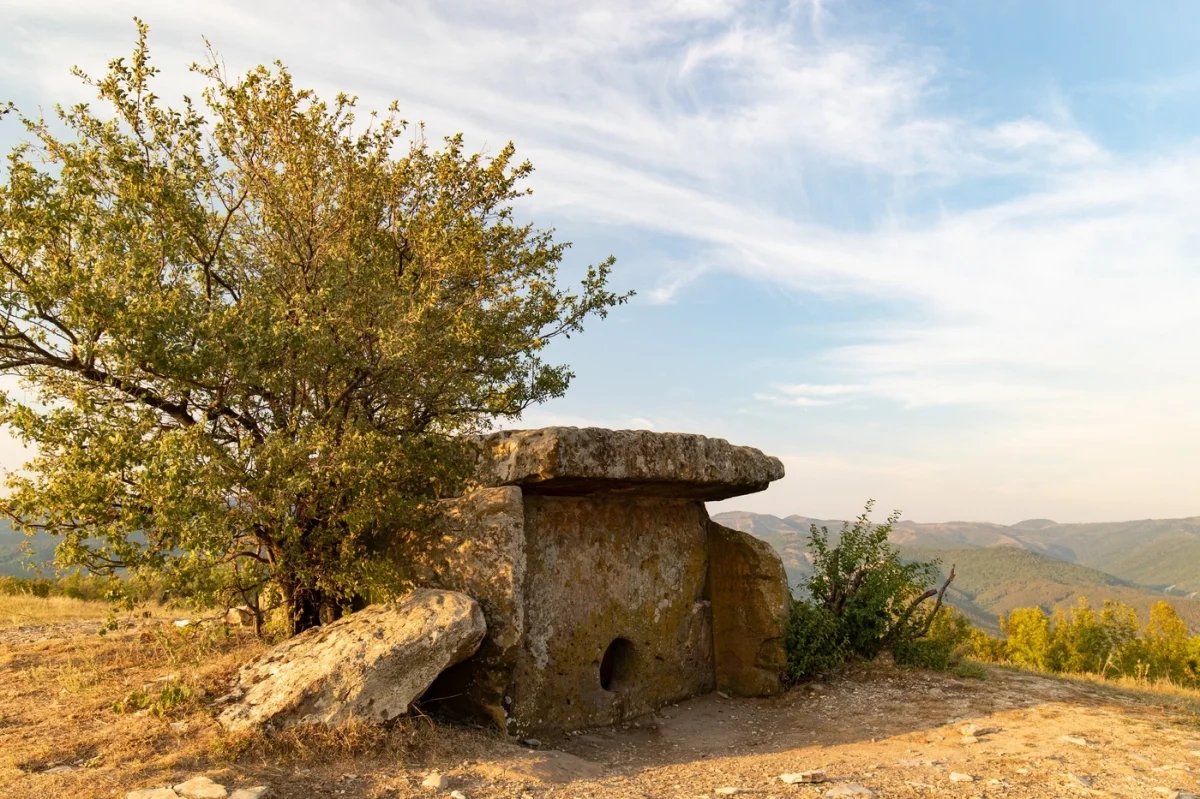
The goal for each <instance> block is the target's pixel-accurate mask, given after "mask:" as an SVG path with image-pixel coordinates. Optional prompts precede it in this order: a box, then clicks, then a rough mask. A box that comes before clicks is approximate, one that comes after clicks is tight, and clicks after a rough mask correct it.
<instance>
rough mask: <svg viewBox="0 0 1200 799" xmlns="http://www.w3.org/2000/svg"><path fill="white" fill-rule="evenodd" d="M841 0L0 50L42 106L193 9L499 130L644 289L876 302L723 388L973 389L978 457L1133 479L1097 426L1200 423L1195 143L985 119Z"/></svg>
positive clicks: (79, 18) (249, 56) (243, 7)
mask: <svg viewBox="0 0 1200 799" xmlns="http://www.w3.org/2000/svg"><path fill="white" fill-rule="evenodd" d="M841 7H842V5H841V4H839V5H838V6H835V7H833V8H832V9H831V8H830V7H829V5H828V4H825V3H821V2H817V1H816V0H813V1H812V2H808V3H778V4H763V3H757V2H751V1H750V0H688V1H686V2H666V1H663V2H642V1H641V0H618V1H617V2H605V3H595V2H583V0H571V1H570V2H554V3H551V2H533V1H532V0H528V1H527V2H517V3H504V4H496V3H483V2H451V3H445V2H432V1H430V2H419V1H418V0H412V2H405V3H402V4H387V3H374V2H345V3H341V4H338V5H336V6H332V7H331V6H329V5H328V4H324V3H316V2H307V1H301V2H288V3H283V2H281V0H265V1H264V2H262V3H256V4H250V5H247V4H244V3H240V4H235V3H232V2H229V0H211V1H210V2H206V3H204V4H182V3H178V4H160V5H157V6H155V7H153V8H151V9H148V10H147V9H145V8H144V4H141V3H136V2H132V0H113V1H112V2H108V3H104V4H90V5H86V4H85V5H82V6H81V5H79V4H77V3H70V2H67V0H39V2H37V3H33V2H12V0H8V2H6V3H0V9H3V11H2V12H0V13H2V14H3V15H4V17H5V18H6V19H8V20H9V21H10V22H11V24H10V25H9V29H10V31H11V33H10V35H9V37H8V40H7V41H6V48H5V49H4V51H3V52H0V75H3V76H4V81H5V83H12V84H13V85H18V84H19V85H20V86H21V87H22V92H23V93H24V95H25V96H27V97H29V98H32V99H34V100H35V101H37V102H40V103H42V104H43V105H45V104H48V101H51V100H53V99H57V98H58V97H60V96H63V94H64V93H68V94H69V93H70V92H78V89H77V88H76V87H75V86H74V83H73V80H72V79H71V78H69V77H68V76H67V74H66V67H67V66H68V65H69V64H71V63H81V64H83V65H85V66H88V67H89V68H91V69H93V70H94V71H99V65H101V64H103V62H104V61H106V60H107V59H108V58H110V57H113V56H116V55H120V54H122V53H124V52H125V51H126V50H127V49H128V45H129V42H130V40H131V36H132V30H131V26H130V25H129V24H128V22H127V20H128V17H129V16H131V15H132V14H133V13H135V12H140V13H144V14H145V15H146V16H147V19H148V21H149V22H150V24H151V25H152V27H153V28H154V42H155V43H156V44H155V46H156V47H157V48H158V49H157V50H156V52H157V54H158V55H157V60H158V63H159V64H160V65H161V66H164V67H170V70H169V72H171V73H175V72H177V71H178V67H180V66H181V65H182V64H184V63H186V62H187V61H189V60H192V59H194V58H198V57H200V55H201V48H200V40H199V36H200V34H201V33H203V34H205V35H207V36H209V37H210V38H211V39H212V40H213V42H214V43H215V44H216V45H217V46H218V47H219V48H220V49H221V51H222V52H223V53H224V54H225V56H226V57H227V58H228V59H229V63H230V66H231V67H233V68H243V67H246V66H249V65H251V64H253V63H257V62H259V61H263V60H269V59H271V58H275V57H279V58H282V59H283V60H284V61H285V62H287V63H288V64H289V65H290V66H291V67H292V68H293V70H294V71H295V73H296V74H297V76H298V79H299V80H300V81H302V82H304V83H306V84H310V85H316V86H317V87H318V88H320V89H321V90H322V91H334V90H343V89H354V90H356V91H358V93H359V94H360V95H362V96H363V99H364V102H365V103H366V104H368V105H372V106H375V107H379V106H382V105H384V104H385V103H386V102H387V101H388V100H390V99H391V98H393V97H396V98H399V100H400V101H401V104H402V110H403V111H404V113H405V115H406V116H407V117H408V118H410V119H413V120H417V119H428V120H430V121H431V122H433V123H434V124H435V125H436V126H437V127H435V128H431V132H432V133H434V134H438V133H442V132H451V131H455V130H460V129H461V130H465V131H467V132H468V133H469V134H470V138H471V140H472V142H473V143H474V144H476V145H490V146H491V147H493V148H495V147H497V146H499V145H500V144H501V143H503V142H504V141H507V140H508V139H510V138H512V139H515V140H516V141H517V143H518V144H519V145H520V147H521V150H522V152H523V154H525V155H527V156H529V157H530V158H531V159H532V160H533V162H534V163H535V165H536V166H537V167H538V170H539V172H538V175H537V187H538V194H537V195H535V196H534V197H533V198H532V201H531V202H532V206H531V207H532V210H533V211H534V212H535V213H536V214H538V215H542V214H550V215H552V216H553V217H554V218H555V219H557V220H561V224H563V225H566V226H571V227H572V228H573V229H574V230H576V231H587V232H589V233H590V234H591V235H593V236H596V235H599V236H603V233H604V231H611V230H633V231H638V232H639V234H640V235H644V234H649V235H653V236H658V237H661V238H662V239H663V240H664V241H673V242H683V243H685V244H686V250H687V251H688V252H700V253H703V256H702V257H700V258H698V259H696V261H694V262H692V261H689V260H687V259H686V258H677V259H672V260H670V261H668V262H666V263H665V264H657V265H650V264H646V265H643V266H642V269H643V270H644V271H642V272H641V273H640V274H638V275H637V276H636V278H635V279H636V282H638V283H640V285H641V288H643V289H644V290H643V292H642V297H643V298H648V299H650V300H652V301H658V302H665V301H668V300H671V299H672V298H674V297H676V296H677V295H678V292H679V291H680V290H681V289H682V288H683V287H685V286H687V285H688V284H689V282H690V281H692V280H695V279H696V278H697V277H698V276H700V275H711V274H717V273H726V274H734V275H739V276H743V277H746V278H749V279H752V280H755V281H760V282H765V283H769V284H772V285H776V286H781V287H784V288H786V289H787V290H789V291H795V292H801V293H806V294H815V295H818V296H819V297H821V298H824V300H825V301H826V302H828V303H830V304H831V307H836V305H837V303H838V302H839V301H841V300H842V299H845V298H847V297H857V298H874V299H879V300H887V301H888V303H889V309H890V310H889V312H888V313H887V314H886V315H884V316H881V317H879V318H875V319H873V320H869V321H860V322H857V323H856V333H855V336H854V337H853V338H852V339H851V340H849V341H843V342H842V343H839V344H836V345H830V346H828V347H827V348H826V349H825V350H824V351H822V352H821V353H820V354H819V355H818V356H817V357H816V359H815V360H816V363H817V365H818V366H819V367H820V371H821V379H817V378H808V379H806V382H804V383H798V384H793V385H766V384H765V385H760V386H752V387H748V388H747V396H748V397H757V398H758V401H759V402H762V403H764V404H766V405H771V406H775V407H784V406H790V407H799V408H807V409H812V410H813V411H814V412H818V413H834V412H841V411H842V410H844V409H846V408H850V407H853V406H855V405H859V404H862V403H863V402H864V401H870V402H873V403H878V402H882V403H890V404H893V405H895V406H896V407H899V408H929V407H945V406H950V405H958V406H968V407H972V408H978V409H984V410H986V411H988V412H989V413H990V414H992V415H991V416H989V426H988V427H987V428H985V429H976V430H969V431H966V432H962V433H961V435H963V436H965V437H967V438H969V439H970V440H971V442H972V451H973V452H975V453H979V454H978V455H977V457H979V458H980V459H983V460H986V459H987V458H992V460H993V461H994V462H995V463H1008V462H1009V461H1007V460H1005V459H1006V458H1009V457H1011V458H1014V459H1019V458H1022V457H1024V458H1028V457H1031V456H1037V457H1046V458H1060V460H1056V461H1054V463H1056V464H1062V463H1066V462H1067V461H1064V460H1061V458H1066V457H1067V456H1066V455H1064V454H1063V453H1067V452H1069V451H1072V450H1073V451H1077V452H1079V453H1081V454H1080V455H1079V457H1078V458H1077V461H1075V462H1076V463H1077V466H1078V473H1076V474H1073V477H1072V479H1079V480H1084V478H1083V477H1079V475H1084V474H1091V475H1092V477H1093V478H1094V479H1093V482H1092V483H1087V482H1086V480H1084V482H1081V483H1080V484H1079V485H1080V488H1079V489H1078V490H1079V491H1080V492H1082V491H1083V490H1084V488H1083V487H1084V486H1087V485H1093V486H1098V485H1101V484H1103V485H1110V484H1112V482H1113V481H1114V480H1117V479H1118V477H1114V476H1113V475H1119V476H1120V477H1119V479H1129V478H1130V476H1129V474H1128V473H1127V472H1126V471H1124V470H1123V469H1112V470H1110V471H1109V472H1106V473H1104V474H1100V473H1099V472H1098V471H1096V470H1097V468H1098V467H1097V466H1096V463H1095V461H1096V458H1095V454H1096V453H1103V452H1104V451H1108V450H1112V449H1114V448H1124V449H1123V451H1128V452H1131V453H1141V452H1143V451H1144V442H1145V441H1146V440H1147V439H1149V438H1155V437H1158V436H1162V435H1164V434H1165V433H1164V430H1167V429H1170V430H1172V431H1174V432H1173V433H1172V435H1175V436H1177V437H1179V440H1180V441H1184V442H1187V443H1188V445H1189V446H1192V447H1193V449H1194V447H1200V424H1197V423H1196V422H1193V421H1191V420H1192V419H1193V418H1195V417H1196V415H1195V413H1194V410H1193V409H1192V408H1191V404H1192V403H1191V397H1194V396H1195V395H1196V394H1197V392H1198V391H1200V377H1197V376H1196V375H1195V374H1193V370H1191V369H1190V368H1188V366H1187V364H1190V363H1193V362H1194V361H1195V358H1196V355H1197V353H1198V351H1200V332H1198V331H1200V303H1197V302H1196V301H1195V298H1196V297H1197V296H1200V293H1198V289H1200V270H1197V269H1196V263H1197V255H1198V254H1200V239H1198V238H1197V236H1196V233H1195V231H1196V230H1200V199H1198V198H1197V195H1196V192H1195V186H1196V185H1198V181H1200V148H1194V147H1189V146H1184V147H1181V148H1180V149H1178V150H1176V151H1173V152H1166V153H1158V154H1155V155H1154V156H1152V157H1151V156H1138V157H1133V156H1129V155H1120V154H1118V153H1114V152H1111V151H1110V150H1108V149H1107V148H1106V147H1105V146H1104V145H1103V144H1102V142H1101V141H1100V140H1099V139H1098V137H1097V136H1096V135H1094V133H1093V132H1091V131H1088V130H1086V129H1084V128H1082V127H1081V126H1080V125H1079V124H1078V123H1077V122H1076V121H1075V119H1074V118H1073V116H1072V114H1071V113H1070V110H1069V107H1068V105H1067V102H1066V101H1065V100H1064V99H1063V98H1062V97H1055V98H1053V102H1052V103H1051V104H1050V107H1049V108H1048V109H1044V113H1038V109H1032V108H1031V109H1025V110H1023V111H1022V112H1021V113H1020V114H1017V115H1014V116H1012V117H1009V118H1005V117H1000V118H997V116H996V115H995V114H994V113H992V112H991V109H987V108H978V107H973V106H972V105H971V101H970V98H965V99H966V101H965V102H964V101H962V100H963V99H964V98H950V97H948V88H947V86H946V84H945V83H944V81H943V76H944V73H945V69H946V67H945V65H944V63H943V59H944V58H945V56H944V55H943V54H940V53H938V52H936V51H933V50H930V49H929V48H923V47H917V46H912V45H909V44H906V43H905V42H902V41H898V40H895V39H882V38H879V37H876V36H872V35H870V34H866V33H862V32H860V31H856V30H853V29H848V28H846V27H844V26H843V25H842V24H841V20H840V19H839V16H838V14H837V13H835V12H837V11H838V9H839V8H841ZM172 85H174V86H177V87H183V86H185V85H187V84H186V82H184V81H180V82H177V83H175V84H170V83H168V84H167V86H168V87H169V86H172ZM1188 86H1189V87H1190V84H1188ZM164 93H165V92H164ZM954 100H958V101H957V102H955V101H954ZM984 182H987V185H988V190H987V191H986V192H984V191H979V192H975V189H976V188H977V186H978V185H980V184H982V183H984ZM997 186H999V189H997V188H996V187H997ZM948 191H952V192H953V197H954V198H955V199H954V200H953V201H952V200H950V199H947V198H946V195H945V192H948ZM834 207H836V208H848V209H849V210H848V211H846V212H845V214H844V216H846V217H849V218H851V219H852V220H853V223H852V224H847V223H843V222H842V220H841V219H840V218H839V219H837V220H831V215H832V212H831V211H830V209H831V208H834ZM715 368H719V365H718V366H717V367H715ZM822 380H824V381H825V382H822ZM646 415H647V416H649V417H650V418H656V417H655V413H654V412H653V411H650V410H648V411H646ZM547 418H548V417H547ZM613 421H615V422H618V423H619V422H621V420H613ZM625 423H629V424H642V423H645V424H647V425H649V422H646V420H645V419H630V420H626V421H625ZM793 446H794V447H795V448H796V449H800V448H802V447H803V446H804V444H803V442H796V443H795V444H794V445H793ZM955 457H959V455H957V454H954V453H951V454H946V452H941V453H937V452H930V453H927V459H928V461H929V462H930V463H933V462H939V463H942V464H943V465H944V464H946V463H950V462H951V460H942V461H938V459H939V458H943V459H953V458H955ZM1172 457H1173V458H1175V459H1174V460H1173V461H1171V462H1172V463H1173V464H1175V465H1176V466H1178V465H1179V464H1180V463H1181V461H1180V460H1179V457H1180V456H1172ZM1089 458H1090V461H1089ZM922 462H925V461H922ZM1105 463H1108V461H1105ZM930 468H933V467H930ZM939 468H940V467H939ZM989 468H990V467H989ZM1055 468H1056V469H1059V470H1060V471H1061V470H1062V469H1061V468H1060V466H1056V467H1055ZM1164 468H1165V467H1164ZM981 474H983V472H981ZM987 474H988V475H991V477H988V478H987V479H992V477H994V474H993V472H987ZM1153 474H1157V472H1153ZM1106 475H1107V476H1106ZM981 479H984V478H981ZM1134 479H1135V481H1136V479H1137V478H1136V477H1135V478H1134ZM1148 479H1149V478H1147V480H1148ZM1147 485H1148V483H1147ZM1024 488H1028V486H1024ZM1071 490H1075V489H1071ZM1146 490H1147V491H1150V490H1151V489H1150V488H1146ZM965 493H966V494H969V493H970V492H965Z"/></svg>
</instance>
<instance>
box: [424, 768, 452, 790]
mask: <svg viewBox="0 0 1200 799" xmlns="http://www.w3.org/2000/svg"><path fill="white" fill-rule="evenodd" d="M421 787H422V788H432V789H434V790H435V791H440V790H442V789H443V788H445V787H446V778H445V777H443V776H442V775H441V774H438V773H437V772H436V771H432V772H430V774H429V776H428V777H426V778H425V779H423V780H421Z"/></svg>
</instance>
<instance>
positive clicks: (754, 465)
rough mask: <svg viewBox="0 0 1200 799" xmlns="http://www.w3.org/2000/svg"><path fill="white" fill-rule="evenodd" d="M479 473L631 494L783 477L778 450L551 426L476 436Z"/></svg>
mask: <svg viewBox="0 0 1200 799" xmlns="http://www.w3.org/2000/svg"><path fill="white" fill-rule="evenodd" d="M477 443H478V447H479V462H478V479H479V481H480V482H481V483H482V484H483V485H486V486H499V485H519V486H521V488H522V490H523V491H524V492H525V493H526V494H558V495H565V496H588V495H592V494H626V495H643V496H661V497H671V498H677V499H693V500H704V501H710V500H719V499H727V498H729V497H736V496H740V495H742V494H750V493H753V492H756V491H762V490H764V489H765V488H766V487H767V486H768V485H769V484H770V483H771V481H773V480H778V479H780V478H781V477H783V464H782V463H781V462H780V461H779V459H778V458H772V457H769V456H767V455H764V454H763V453H762V452H760V451H759V450H757V449H754V448H752V447H736V446H734V445H732V444H730V443H729V442H728V441H725V440H724V439H720V438H707V437H705V436H699V435H691V434H685V433H654V432H651V431H648V430H606V429H603V428H597V427H585V428H577V427H547V428H542V429H540V430H505V431H502V432H498V433H493V434H491V435H488V436H482V437H480V438H479V439H477Z"/></svg>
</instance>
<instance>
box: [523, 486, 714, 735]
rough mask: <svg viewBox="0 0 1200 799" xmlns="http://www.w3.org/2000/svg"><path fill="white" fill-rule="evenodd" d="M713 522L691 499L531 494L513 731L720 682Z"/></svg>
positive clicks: (599, 714) (657, 702) (600, 715)
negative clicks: (715, 652)
mask: <svg viewBox="0 0 1200 799" xmlns="http://www.w3.org/2000/svg"><path fill="white" fill-rule="evenodd" d="M707 522H708V515H707V514H706V513H705V511H704V507H703V506H702V505H701V504H700V503H699V502H689V501H686V500H665V499H656V498H649V497H628V496H615V497H614V496H594V497H557V496H542V495H534V496H526V497H525V536H526V574H525V641H524V645H523V646H522V647H521V650H520V653H519V659H518V664H517V668H516V671H515V673H514V674H513V677H512V687H511V689H510V694H509V697H510V699H511V705H510V706H509V710H510V717H511V718H510V723H509V730H510V731H511V732H517V733H526V732H534V731H538V730H542V729H563V728H566V729H578V728H580V727H587V726H594V725H599V724H611V723H613V722H618V721H621V720H622V719H624V718H630V717H633V716H637V715H640V714H642V713H646V712H648V711H650V710H653V709H655V708H657V707H661V706H662V705H664V704H667V703H669V702H674V701H678V700H679V699H683V698H685V697H688V696H694V695H696V694H700V693H706V692H708V691H711V690H712V689H713V687H714V676H713V657H712V622H711V605H710V603H709V602H708V599H707V596H706V594H705V585H706V582H707V574H708V557H707V547H706V545H705V542H706V536H707ZM610 646H611V647H612V650H611V654H610V656H609V658H608V659H607V661H606V658H605V653H606V652H608V651H610V650H609V648H610Z"/></svg>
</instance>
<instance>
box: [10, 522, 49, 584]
mask: <svg viewBox="0 0 1200 799" xmlns="http://www.w3.org/2000/svg"><path fill="white" fill-rule="evenodd" d="M27 542H28V544H29V545H30V548H31V549H32V554H30V553H26V552H25V551H24V545H25V544H26V543H27ZM57 543H58V542H57V540H55V539H53V538H51V537H50V536H48V535H41V536H37V537H35V538H32V539H29V538H26V537H25V535H24V534H23V533H19V532H17V531H16V530H14V529H13V527H12V523H11V522H9V521H8V519H0V577H29V576H30V575H32V574H33V573H34V572H32V571H30V570H29V568H27V566H28V565H30V564H38V565H41V566H43V567H44V566H45V564H47V563H49V561H51V560H53V559H54V546H55V544H57Z"/></svg>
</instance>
